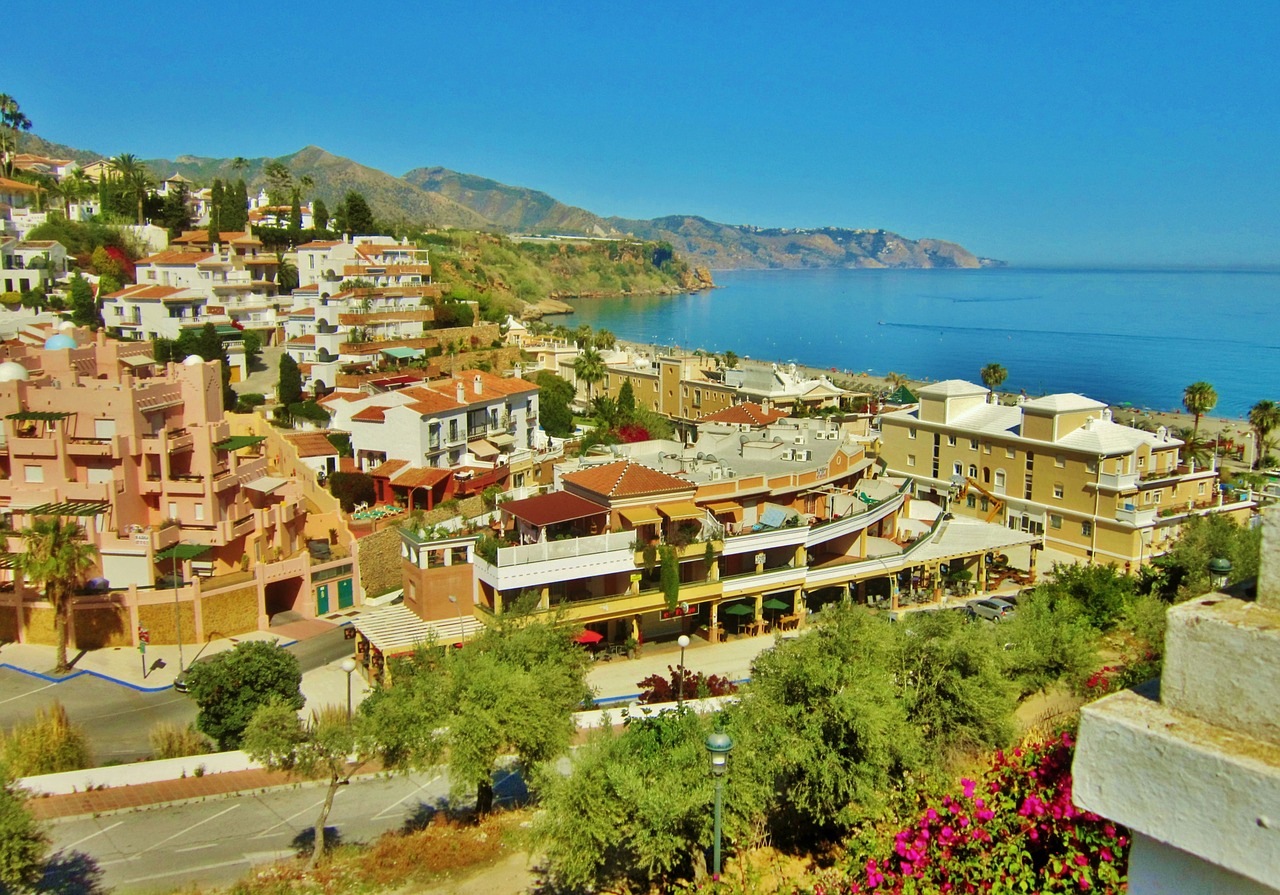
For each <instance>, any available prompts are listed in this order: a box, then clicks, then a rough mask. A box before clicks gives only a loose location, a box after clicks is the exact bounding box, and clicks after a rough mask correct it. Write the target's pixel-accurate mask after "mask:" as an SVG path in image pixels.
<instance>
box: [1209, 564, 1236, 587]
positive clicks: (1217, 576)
mask: <svg viewBox="0 0 1280 895" xmlns="http://www.w3.org/2000/svg"><path fill="white" fill-rule="evenodd" d="M1230 577H1231V560H1229V559H1227V558H1226V557H1225V556H1215V557H1214V558H1213V559H1211V560H1209V586H1210V587H1211V588H1213V589H1214V590H1222V589H1223V588H1224V587H1226V586H1227V579H1229V578H1230Z"/></svg>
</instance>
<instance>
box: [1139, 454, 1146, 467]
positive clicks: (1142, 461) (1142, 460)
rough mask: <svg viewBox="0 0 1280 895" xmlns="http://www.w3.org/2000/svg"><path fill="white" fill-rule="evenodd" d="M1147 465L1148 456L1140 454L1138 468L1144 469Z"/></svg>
mask: <svg viewBox="0 0 1280 895" xmlns="http://www.w3.org/2000/svg"><path fill="white" fill-rule="evenodd" d="M1146 465H1147V458H1146V457H1143V456H1139V457H1138V468H1139V469H1143V468H1144V467H1146Z"/></svg>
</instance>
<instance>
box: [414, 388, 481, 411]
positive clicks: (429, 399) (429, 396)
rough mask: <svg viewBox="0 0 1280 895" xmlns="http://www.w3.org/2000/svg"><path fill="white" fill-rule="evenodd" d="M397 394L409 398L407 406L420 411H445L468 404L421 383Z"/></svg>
mask: <svg viewBox="0 0 1280 895" xmlns="http://www.w3.org/2000/svg"><path fill="white" fill-rule="evenodd" d="M397 394H401V395H404V396H405V397H406V398H409V399H410V401H409V402H408V404H407V406H408V407H409V408H411V409H412V410H414V411H416V412H418V413H443V412H445V411H447V410H458V409H460V408H462V407H465V406H466V404H459V403H458V402H457V400H456V399H455V398H454V397H453V396H450V395H446V394H442V393H440V392H435V391H432V390H431V389H429V388H424V387H423V386H420V385H411V386H409V387H408V388H402V389H400V391H399V392H397Z"/></svg>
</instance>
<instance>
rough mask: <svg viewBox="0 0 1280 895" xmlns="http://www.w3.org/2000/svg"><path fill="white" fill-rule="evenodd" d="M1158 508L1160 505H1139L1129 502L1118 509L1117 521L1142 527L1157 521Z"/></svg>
mask: <svg viewBox="0 0 1280 895" xmlns="http://www.w3.org/2000/svg"><path fill="white" fill-rule="evenodd" d="M1158 509H1159V507H1138V506H1135V505H1134V504H1131V503H1127V504H1125V505H1124V506H1123V507H1118V508H1117V509H1116V521H1117V522H1123V523H1124V524H1126V525H1133V526H1136V527H1139V528H1141V527H1143V526H1147V525H1150V524H1151V523H1153V522H1155V520H1156V510H1158Z"/></svg>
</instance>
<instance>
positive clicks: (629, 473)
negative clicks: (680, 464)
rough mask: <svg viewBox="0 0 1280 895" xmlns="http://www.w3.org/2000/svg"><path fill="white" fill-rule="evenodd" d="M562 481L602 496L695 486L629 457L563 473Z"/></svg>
mask: <svg viewBox="0 0 1280 895" xmlns="http://www.w3.org/2000/svg"><path fill="white" fill-rule="evenodd" d="M564 480H565V482H567V483H570V484H573V485H576V486H577V487H579V488H581V489H583V490H584V491H591V492H593V493H595V494H600V495H603V496H605V497H640V496H642V495H645V494H664V493H667V492H670V491H688V490H689V489H690V488H693V487H694V485H693V483H692V482H690V481H687V480H685V479H682V478H677V477H676V476H673V475H667V474H666V473H665V472H659V471H658V470H656V469H650V468H649V467H648V466H643V465H641V464H639V463H633V462H631V461H630V460H619V461H617V462H616V463H606V464H605V465H604V466H594V467H592V468H590V469H582V470H579V471H577V472H569V473H565V476H564Z"/></svg>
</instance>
